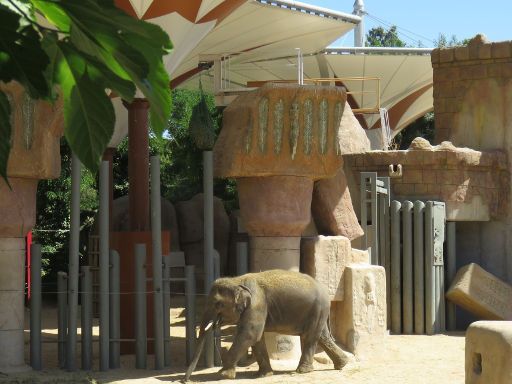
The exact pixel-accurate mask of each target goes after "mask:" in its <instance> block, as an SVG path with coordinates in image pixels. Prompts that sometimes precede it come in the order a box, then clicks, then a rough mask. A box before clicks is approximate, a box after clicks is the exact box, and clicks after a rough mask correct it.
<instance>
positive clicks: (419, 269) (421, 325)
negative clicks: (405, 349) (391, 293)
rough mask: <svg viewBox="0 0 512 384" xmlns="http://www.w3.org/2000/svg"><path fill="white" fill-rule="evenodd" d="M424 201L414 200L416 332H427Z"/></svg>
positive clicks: (420, 333)
mask: <svg viewBox="0 0 512 384" xmlns="http://www.w3.org/2000/svg"><path fill="white" fill-rule="evenodd" d="M424 210H425V204H424V203H423V202H422V201H419V200H418V201H415V202H414V333H416V334H417V335H422V334H424V333H425V276H424V265H425V256H424V252H423V250H424V245H425V242H424V225H423V211H424Z"/></svg>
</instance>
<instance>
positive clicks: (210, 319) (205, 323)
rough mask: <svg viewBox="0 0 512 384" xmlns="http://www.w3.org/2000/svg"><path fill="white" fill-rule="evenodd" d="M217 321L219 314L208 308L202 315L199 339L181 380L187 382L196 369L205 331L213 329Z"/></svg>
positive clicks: (218, 320)
mask: <svg viewBox="0 0 512 384" xmlns="http://www.w3.org/2000/svg"><path fill="white" fill-rule="evenodd" d="M219 322H220V316H219V315H218V314H217V313H215V312H214V311H213V310H208V311H206V312H205V314H204V315H203V319H202V320H201V327H200V329H199V339H198V344H197V348H196V353H195V354H194V358H193V359H192V362H191V363H190V365H189V366H188V369H187V373H186V374H185V378H184V379H183V382H187V381H188V380H189V379H190V376H191V375H192V372H194V370H195V369H196V365H197V362H198V361H199V357H200V356H201V352H202V351H203V347H204V341H205V335H206V333H207V332H208V331H210V330H211V329H213V328H214V327H215V326H216V325H217V324H218V323H219Z"/></svg>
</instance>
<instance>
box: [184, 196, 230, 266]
mask: <svg viewBox="0 0 512 384" xmlns="http://www.w3.org/2000/svg"><path fill="white" fill-rule="evenodd" d="M175 208H176V216H177V219H178V227H179V230H180V247H181V249H182V250H183V251H184V252H185V258H186V261H187V264H194V265H195V266H196V268H198V269H199V270H201V271H202V266H203V257H204V256H203V255H204V249H203V223H204V221H203V212H204V211H203V194H202V193H199V194H197V195H195V196H194V197H193V198H192V199H190V200H187V201H180V202H178V203H176V206H175ZM213 225H214V233H213V235H214V247H215V249H216V250H217V251H218V252H219V255H220V263H221V270H222V271H225V270H226V265H227V255H228V247H229V226H230V223H229V217H228V214H227V213H226V210H225V208H224V204H223V203H222V200H220V199H219V198H217V197H214V198H213Z"/></svg>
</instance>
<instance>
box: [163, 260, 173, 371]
mask: <svg viewBox="0 0 512 384" xmlns="http://www.w3.org/2000/svg"><path fill="white" fill-rule="evenodd" d="M163 262H164V273H163V282H162V286H163V306H164V329H163V332H164V366H166V367H170V366H171V328H170V327H171V316H170V312H169V311H170V310H171V280H170V278H171V265H172V260H171V255H167V256H164V257H163Z"/></svg>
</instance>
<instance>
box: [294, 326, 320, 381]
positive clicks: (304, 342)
mask: <svg viewBox="0 0 512 384" xmlns="http://www.w3.org/2000/svg"><path fill="white" fill-rule="evenodd" d="M318 333H319V332H318V331H317V330H316V329H313V330H310V331H308V332H306V333H305V334H303V335H301V337H300V340H301V347H302V355H301V356H300V361H299V365H298V367H297V372H298V373H307V372H311V371H312V370H313V357H314V355H315V351H316V344H317V341H318Z"/></svg>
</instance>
